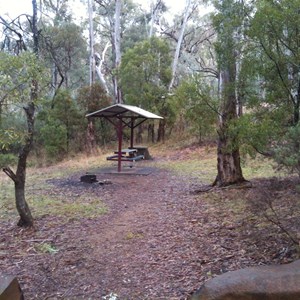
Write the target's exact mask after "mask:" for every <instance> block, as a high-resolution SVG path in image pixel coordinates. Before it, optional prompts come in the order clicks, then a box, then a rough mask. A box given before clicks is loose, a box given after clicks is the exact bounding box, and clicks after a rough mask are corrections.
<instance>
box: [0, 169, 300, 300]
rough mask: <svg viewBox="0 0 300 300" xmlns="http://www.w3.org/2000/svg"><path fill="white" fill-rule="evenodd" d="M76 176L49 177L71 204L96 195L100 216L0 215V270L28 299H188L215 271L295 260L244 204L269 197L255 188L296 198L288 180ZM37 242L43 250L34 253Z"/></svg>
mask: <svg viewBox="0 0 300 300" xmlns="http://www.w3.org/2000/svg"><path fill="white" fill-rule="evenodd" d="M79 176H80V174H73V175H72V176H70V177H68V178H65V179H55V178H54V179H52V180H51V181H50V182H48V183H50V184H51V185H52V186H53V192H55V191H59V193H68V194H70V193H73V194H74V201H77V200H76V199H78V195H80V194H81V193H86V192H87V191H88V194H89V195H90V197H94V198H95V197H100V198H101V199H102V200H103V202H104V203H105V204H106V206H107V207H108V213H106V214H104V215H101V216H99V217H96V218H80V217H78V216H74V218H59V217H55V216H51V215H48V214H47V213H45V215H44V216H43V217H41V218H39V219H37V220H36V222H35V228H34V229H21V228H18V227H17V226H16V225H15V223H9V224H8V223H7V222H4V221H1V222H0V223H1V229H0V233H1V236H0V268H1V272H2V273H5V274H11V275H15V276H17V277H18V279H19V281H20V284H21V287H22V290H23V291H24V295H25V299H26V300H28V299H154V300H156V299H167V300H171V299H188V297H189V295H190V294H191V293H192V292H193V291H195V290H196V289H198V288H199V287H200V286H201V284H202V283H203V282H204V281H205V280H207V279H209V278H211V277H213V276H215V275H216V274H221V273H224V272H227V271H229V270H235V269H238V268H242V267H246V266H253V265H259V264H271V263H276V264H278V263H286V262H290V261H293V260H295V259H296V258H297V257H298V254H297V251H296V248H295V247H294V246H293V243H292V242H291V240H290V238H288V237H287V236H286V235H284V234H282V231H281V230H280V229H279V228H278V226H273V225H270V224H269V223H264V222H262V221H261V218H262V216H261V215H260V214H259V212H257V211H255V209H253V207H254V208H257V207H259V206H258V205H256V204H254V205H253V203H252V205H251V203H250V202H251V201H252V202H253V199H256V200H259V199H260V203H261V202H262V200H263V199H265V198H266V197H267V196H263V195H265V194H263V193H261V192H260V191H261V190H263V191H264V192H265V193H266V194H267V195H270V193H272V195H273V194H274V197H277V198H278V199H285V198H287V196H288V195H290V196H291V198H293V199H294V198H295V199H296V198H298V196H299V194H297V191H296V190H295V180H294V179H293V178H290V179H284V180H285V181H283V180H281V181H280V180H277V179H276V180H277V181H276V180H275V179H272V180H273V181H274V180H275V181H276V183H272V182H271V181H272V180H271V179H260V180H254V181H253V187H252V188H251V189H223V190H215V191H211V192H209V193H202V194H194V193H193V190H194V189H195V186H196V185H199V184H201V183H199V182H192V180H191V178H188V176H187V177H182V176H179V175H176V174H174V173H172V172H171V171H168V170H163V169H158V168H153V170H152V173H151V174H149V175H147V176H139V175H115V174H110V175H109V174H97V178H98V180H108V181H111V184H104V185H99V184H98V183H93V184H88V183H82V182H80V181H79ZM280 197H281V198H280ZM251 199H252V200H251ZM281 205H283V204H281ZM259 211H262V210H259ZM299 223H300V222H299V215H297V216H295V217H294V218H292V217H291V218H290V223H289V224H290V225H287V226H290V227H291V230H296V231H297V230H299V228H296V227H297V226H298V225H297V224H299ZM295 228H296V229H295ZM298 232H299V231H298ZM41 244H44V245H49V247H50V246H51V247H50V248H49V249H48V251H38V248H37V245H41Z"/></svg>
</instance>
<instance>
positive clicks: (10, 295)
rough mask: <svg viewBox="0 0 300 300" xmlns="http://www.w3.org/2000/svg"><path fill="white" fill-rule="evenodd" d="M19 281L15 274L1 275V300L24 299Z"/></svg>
mask: <svg viewBox="0 0 300 300" xmlns="http://www.w3.org/2000/svg"><path fill="white" fill-rule="evenodd" d="M23 299H24V298H23V293H22V291H21V288H20V285H19V282H18V280H17V278H16V277H14V276H7V275H0V300H23Z"/></svg>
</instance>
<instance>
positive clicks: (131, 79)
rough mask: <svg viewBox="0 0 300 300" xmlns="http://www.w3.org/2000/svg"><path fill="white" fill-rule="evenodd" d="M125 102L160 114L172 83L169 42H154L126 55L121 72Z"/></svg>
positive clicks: (141, 45) (131, 50)
mask: <svg viewBox="0 0 300 300" xmlns="http://www.w3.org/2000/svg"><path fill="white" fill-rule="evenodd" d="M120 77H121V86H122V91H123V94H124V100H125V102H126V103H128V104H133V105H137V106H142V107H143V108H144V109H149V110H150V111H154V112H157V113H159V112H160V110H162V109H163V107H164V104H165V100H164V99H166V96H167V88H168V84H169V82H170V80H171V57H170V54H169V47H168V44H167V43H166V42H164V41H163V40H161V39H159V38H151V39H149V40H145V41H144V42H140V43H138V44H136V45H135V46H134V47H133V48H132V49H128V50H127V52H126V53H125V54H124V55H123V58H122V63H121V68H120Z"/></svg>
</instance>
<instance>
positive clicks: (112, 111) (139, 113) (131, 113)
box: [86, 104, 163, 119]
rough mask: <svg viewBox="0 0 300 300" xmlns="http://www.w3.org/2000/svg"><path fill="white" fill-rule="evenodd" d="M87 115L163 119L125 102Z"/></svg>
mask: <svg viewBox="0 0 300 300" xmlns="http://www.w3.org/2000/svg"><path fill="white" fill-rule="evenodd" d="M86 117H103V118H113V117H127V118H132V117H143V118H146V119H163V117H160V116H158V115H155V114H153V113H151V112H149V111H147V110H144V109H142V108H139V107H137V106H132V105H125V104H115V105H112V106H109V107H106V108H103V109H100V110H97V111H95V112H92V113H90V114H87V115H86Z"/></svg>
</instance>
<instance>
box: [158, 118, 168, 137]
mask: <svg viewBox="0 0 300 300" xmlns="http://www.w3.org/2000/svg"><path fill="white" fill-rule="evenodd" d="M165 127H166V121H165V119H163V120H159V124H158V130H157V141H158V142H164V141H165V130H166V129H165Z"/></svg>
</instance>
